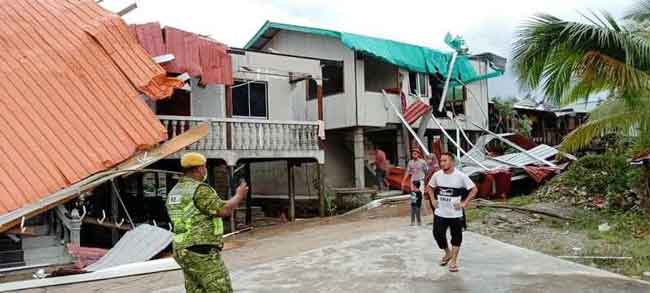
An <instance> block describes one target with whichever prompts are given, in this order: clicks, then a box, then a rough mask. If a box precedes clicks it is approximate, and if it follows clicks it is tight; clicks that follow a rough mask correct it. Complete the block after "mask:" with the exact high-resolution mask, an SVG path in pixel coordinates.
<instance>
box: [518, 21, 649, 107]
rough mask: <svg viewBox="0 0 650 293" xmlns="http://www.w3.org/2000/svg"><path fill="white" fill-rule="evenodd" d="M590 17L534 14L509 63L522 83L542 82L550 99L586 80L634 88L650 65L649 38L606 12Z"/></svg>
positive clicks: (536, 83)
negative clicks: (572, 19) (580, 19)
mask: <svg viewBox="0 0 650 293" xmlns="http://www.w3.org/2000/svg"><path fill="white" fill-rule="evenodd" d="M591 22H592V24H583V23H577V22H567V21H563V20H561V19H559V18H557V17H554V16H551V15H537V16H535V17H533V18H532V19H531V20H530V21H529V22H527V23H526V24H524V25H523V26H522V27H521V29H520V30H519V31H518V32H517V39H516V41H515V43H514V44H513V66H514V70H515V72H516V74H517V75H518V76H519V80H520V82H522V83H523V84H524V85H526V86H527V87H529V88H538V87H541V88H542V89H543V90H544V92H545V94H546V95H547V97H548V98H550V99H551V100H553V101H558V100H560V99H561V98H562V97H563V96H564V95H565V94H566V93H567V92H568V91H570V89H571V88H572V86H573V84H575V82H576V81H580V80H585V79H587V80H596V79H602V80H604V81H607V83H610V84H611V85H612V86H614V87H622V86H625V87H627V86H630V84H631V85H632V86H637V87H638V86H639V84H640V83H641V82H642V80H643V79H644V78H643V77H639V76H638V75H640V74H641V73H642V72H643V71H646V70H648V69H650V42H648V41H646V40H645V39H644V38H642V37H639V36H636V35H634V34H633V33H631V32H629V31H627V30H626V28H625V26H623V25H621V24H619V23H617V22H616V20H615V19H614V18H613V17H612V16H611V15H609V14H606V13H605V14H603V16H602V17H599V18H598V19H597V20H594V19H591ZM583 75H584V76H583ZM601 75H604V76H601ZM599 83H601V84H602V83H604V82H603V81H601V82H599ZM603 87H604V84H603Z"/></svg>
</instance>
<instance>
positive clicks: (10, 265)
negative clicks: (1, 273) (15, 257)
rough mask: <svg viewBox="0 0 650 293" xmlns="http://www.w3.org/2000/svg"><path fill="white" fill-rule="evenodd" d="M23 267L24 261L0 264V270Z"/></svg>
mask: <svg viewBox="0 0 650 293" xmlns="http://www.w3.org/2000/svg"><path fill="white" fill-rule="evenodd" d="M22 266H25V262H24V261H17V262H6V263H0V269H6V268H15V267H22Z"/></svg>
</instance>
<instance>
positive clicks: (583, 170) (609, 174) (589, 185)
mask: <svg viewBox="0 0 650 293" xmlns="http://www.w3.org/2000/svg"><path fill="white" fill-rule="evenodd" d="M635 172H636V170H634V168H631V167H629V164H627V161H626V160H625V158H624V157H623V156H617V155H613V154H603V155H591V156H586V157H583V158H581V159H579V160H578V161H576V162H575V163H574V164H573V165H571V166H570V167H569V168H568V169H567V171H566V172H565V173H563V174H560V175H559V176H557V177H555V178H553V179H552V180H550V181H549V182H548V183H547V184H545V185H544V186H542V187H541V188H540V189H538V190H537V192H536V193H535V195H536V196H537V198H538V199H539V200H540V201H542V202H553V203H568V204H571V205H573V206H576V207H581V208H586V209H606V208H616V209H621V210H625V211H637V210H640V204H641V199H640V197H639V192H638V190H636V189H635V188H634V186H635V184H634V183H635V180H636V179H635V178H638V177H637V176H638V174H637V175H635V174H634V173H635Z"/></svg>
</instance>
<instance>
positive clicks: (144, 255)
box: [86, 224, 173, 272]
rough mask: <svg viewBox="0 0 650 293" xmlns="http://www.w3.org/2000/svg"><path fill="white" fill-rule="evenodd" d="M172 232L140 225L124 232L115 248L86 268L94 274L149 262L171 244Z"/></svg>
mask: <svg viewBox="0 0 650 293" xmlns="http://www.w3.org/2000/svg"><path fill="white" fill-rule="evenodd" d="M172 238H173V235H172V232H170V231H168V230H165V229H162V228H158V227H155V226H151V225H147V224H142V225H140V226H138V227H136V228H135V229H134V230H131V231H129V232H126V234H124V236H122V239H120V241H118V242H117V244H116V245H115V247H113V248H112V249H111V250H109V251H108V253H106V255H104V257H102V258H100V259H99V260H98V261H97V262H96V263H94V264H91V265H89V266H88V267H86V271H89V272H95V271H100V270H104V269H108V268H112V267H116V266H120V265H125V264H131V263H136V262H142V261H147V260H150V259H151V258H152V257H154V256H156V255H157V254H158V253H160V252H161V251H162V250H163V249H165V248H166V247H167V246H168V245H169V244H170V243H171V242H172Z"/></svg>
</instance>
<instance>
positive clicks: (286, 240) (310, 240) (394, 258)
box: [29, 217, 650, 293]
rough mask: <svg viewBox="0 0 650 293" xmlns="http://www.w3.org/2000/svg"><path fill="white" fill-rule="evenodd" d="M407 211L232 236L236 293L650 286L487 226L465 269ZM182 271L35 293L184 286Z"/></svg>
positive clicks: (468, 237) (469, 245)
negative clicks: (516, 242) (445, 257)
mask: <svg viewBox="0 0 650 293" xmlns="http://www.w3.org/2000/svg"><path fill="white" fill-rule="evenodd" d="M407 221H408V219H406V218H403V217H402V218H382V219H374V220H368V219H366V220H360V221H354V222H349V221H343V220H340V219H338V220H325V221H315V222H305V223H301V224H295V225H288V226H283V227H276V228H273V229H264V230H258V231H255V232H254V233H249V234H246V235H243V234H242V236H241V237H238V238H237V239H233V240H232V241H230V242H231V244H230V245H233V246H232V247H233V249H230V250H228V251H225V252H224V253H223V254H224V259H225V261H226V264H227V265H228V267H229V268H230V270H231V277H232V279H233V284H234V287H235V291H236V292H567V293H576V292H650V285H648V284H646V283H641V282H638V281H635V280H631V279H628V278H625V277H623V276H619V275H616V274H612V273H609V272H605V271H601V270H598V269H594V268H591V267H587V266H583V265H580V264H576V263H572V262H568V261H564V260H560V259H557V258H554V257H551V256H547V255H544V254H541V253H538V252H535V251H531V250H527V249H523V248H519V247H515V246H512V245H509V244H505V243H502V242H499V241H496V240H493V239H490V238H487V237H484V236H481V235H478V234H474V233H469V232H466V233H465V234H464V238H465V239H464V243H463V249H462V251H461V260H460V268H461V272H460V273H449V272H448V271H447V269H446V268H445V267H440V266H438V265H437V261H438V259H439V258H440V257H441V252H440V251H439V250H437V249H436V248H434V242H433V237H432V235H431V226H423V227H417V226H416V227H410V226H408V225H407ZM182 284H183V277H182V274H181V272H180V271H171V272H165V273H158V274H151V275H142V276H136V277H130V278H124V279H118V280H106V281H100V282H94V283H92V284H89V283H86V284H76V285H68V286H62V287H55V288H48V289H47V290H43V291H41V290H39V289H36V290H34V291H29V292H88V291H101V292H120V293H126V292H166V293H171V292H184V290H183V287H182V286H183V285H182Z"/></svg>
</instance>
